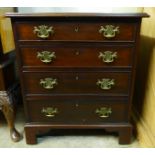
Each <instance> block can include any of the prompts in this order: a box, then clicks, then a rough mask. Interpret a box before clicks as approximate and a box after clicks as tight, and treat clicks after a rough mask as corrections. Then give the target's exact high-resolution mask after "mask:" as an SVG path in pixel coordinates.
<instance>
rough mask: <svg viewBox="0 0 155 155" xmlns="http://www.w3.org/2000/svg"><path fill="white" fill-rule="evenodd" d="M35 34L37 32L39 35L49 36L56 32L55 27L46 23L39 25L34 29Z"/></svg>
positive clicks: (41, 36)
mask: <svg viewBox="0 0 155 155" xmlns="http://www.w3.org/2000/svg"><path fill="white" fill-rule="evenodd" d="M33 32H34V34H37V37H39V38H42V39H46V38H48V37H49V35H50V34H53V33H54V30H53V27H52V26H50V27H48V26H46V25H39V26H38V27H37V26H35V27H34V30H33Z"/></svg>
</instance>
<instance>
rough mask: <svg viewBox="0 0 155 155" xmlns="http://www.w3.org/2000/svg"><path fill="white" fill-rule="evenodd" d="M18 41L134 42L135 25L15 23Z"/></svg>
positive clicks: (112, 23)
mask: <svg viewBox="0 0 155 155" xmlns="http://www.w3.org/2000/svg"><path fill="white" fill-rule="evenodd" d="M16 31H17V36H18V40H25V41H27V40H61V41H63V40H64V41H65V40H72V41H74V40H76V41H78V40H79V41H80V40H83V41H86V40H88V41H91V40H92V41H134V40H135V35H136V24H135V23H123V22H119V21H117V22H114V21H110V22H100V21H96V22H90V21H81V22H78V21H72V22H71V21H68V22H66V21H53V22H46V21H40V22H25V23H24V22H18V23H16Z"/></svg>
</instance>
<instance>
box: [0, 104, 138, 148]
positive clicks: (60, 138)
mask: <svg viewBox="0 0 155 155" xmlns="http://www.w3.org/2000/svg"><path fill="white" fill-rule="evenodd" d="M24 123H25V122H24V112H23V108H22V107H20V108H18V111H17V114H16V120H15V126H16V129H17V130H18V131H19V132H20V133H21V135H22V137H23V138H22V139H21V140H20V141H19V142H16V143H14V142H12V141H11V139H10V133H9V129H8V127H7V123H6V121H5V120H4V117H1V119H0V148H139V147H140V146H139V144H138V141H137V140H136V139H134V138H133V140H132V143H131V144H129V145H119V144H118V136H117V135H116V134H113V133H112V134H109V133H108V134H107V133H104V132H103V134H102V133H101V131H99V132H98V131H93V132H92V131H90V132H89V131H88V132H87V131H86V132H87V133H82V132H80V133H79V132H74V131H73V132H70V133H68V132H67V134H62V133H61V132H60V133H59V132H55V133H56V134H54V133H53V135H51V136H42V137H38V138H37V141H38V143H37V144H35V145H28V144H26V141H25V135H24Z"/></svg>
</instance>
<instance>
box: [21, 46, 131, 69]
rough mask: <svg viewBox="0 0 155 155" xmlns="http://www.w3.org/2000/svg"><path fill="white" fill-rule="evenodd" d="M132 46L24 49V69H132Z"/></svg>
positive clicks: (22, 55)
mask: <svg viewBox="0 0 155 155" xmlns="http://www.w3.org/2000/svg"><path fill="white" fill-rule="evenodd" d="M133 50H134V49H133V47H132V46H123V45H122V46H121V45H119V46H115V45H102V44H93V45H91V44H84V45H83V44H71V45H66V44H54V45H52V46H50V47H45V46H44V47H38V46H36V47H31V48H30V47H22V48H21V49H20V55H21V61H22V66H23V67H31V68H35V67H61V68H65V67H131V66H132V63H133Z"/></svg>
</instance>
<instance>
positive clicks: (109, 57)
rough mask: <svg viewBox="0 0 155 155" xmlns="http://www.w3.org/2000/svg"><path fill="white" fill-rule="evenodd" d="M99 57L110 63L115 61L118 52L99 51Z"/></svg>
mask: <svg viewBox="0 0 155 155" xmlns="http://www.w3.org/2000/svg"><path fill="white" fill-rule="evenodd" d="M98 57H99V58H102V61H103V62H105V63H110V62H113V61H114V58H117V52H111V51H105V52H100V53H99V56H98Z"/></svg>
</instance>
